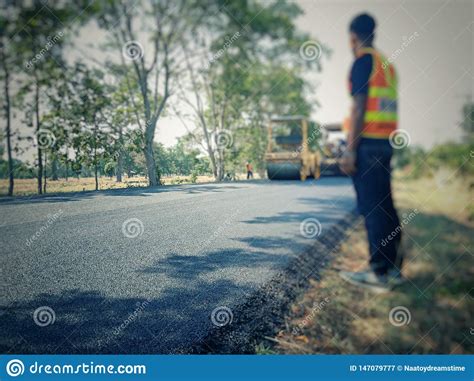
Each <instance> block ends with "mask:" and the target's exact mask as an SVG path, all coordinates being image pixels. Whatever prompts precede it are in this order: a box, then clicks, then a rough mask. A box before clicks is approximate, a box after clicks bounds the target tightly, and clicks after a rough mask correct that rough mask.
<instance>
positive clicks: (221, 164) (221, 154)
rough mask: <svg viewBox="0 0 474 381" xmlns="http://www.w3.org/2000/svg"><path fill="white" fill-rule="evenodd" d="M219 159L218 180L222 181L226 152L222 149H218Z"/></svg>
mask: <svg viewBox="0 0 474 381" xmlns="http://www.w3.org/2000/svg"><path fill="white" fill-rule="evenodd" d="M217 157H218V161H217V181H222V180H223V179H224V175H225V174H224V171H225V169H224V152H223V150H222V149H219V150H218V154H217Z"/></svg>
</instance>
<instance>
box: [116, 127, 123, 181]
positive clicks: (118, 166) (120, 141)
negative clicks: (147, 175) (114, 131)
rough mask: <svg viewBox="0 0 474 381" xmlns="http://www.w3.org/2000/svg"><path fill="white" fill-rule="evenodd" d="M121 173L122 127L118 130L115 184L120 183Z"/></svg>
mask: <svg viewBox="0 0 474 381" xmlns="http://www.w3.org/2000/svg"><path fill="white" fill-rule="evenodd" d="M122 172H123V135H122V126H120V128H119V152H118V156H117V169H116V176H117V182H118V183H121V182H122Z"/></svg>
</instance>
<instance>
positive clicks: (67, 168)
mask: <svg viewBox="0 0 474 381" xmlns="http://www.w3.org/2000/svg"><path fill="white" fill-rule="evenodd" d="M68 177H69V155H68V152H67V148H66V181H68Z"/></svg>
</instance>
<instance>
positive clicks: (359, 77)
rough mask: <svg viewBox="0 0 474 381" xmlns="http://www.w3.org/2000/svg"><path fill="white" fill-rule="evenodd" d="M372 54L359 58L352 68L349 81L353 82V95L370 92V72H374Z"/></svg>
mask: <svg viewBox="0 0 474 381" xmlns="http://www.w3.org/2000/svg"><path fill="white" fill-rule="evenodd" d="M372 61H373V58H372V54H364V55H363V56H361V57H359V58H357V59H356V60H355V61H354V63H353V65H352V69H351V74H350V77H349V81H350V83H351V95H356V94H368V93H369V80H370V73H371V72H372Z"/></svg>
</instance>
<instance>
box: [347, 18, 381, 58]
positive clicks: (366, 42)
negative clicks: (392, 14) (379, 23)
mask: <svg viewBox="0 0 474 381" xmlns="http://www.w3.org/2000/svg"><path fill="white" fill-rule="evenodd" d="M374 31H375V19H374V18H373V17H372V16H370V15H369V14H367V13H362V14H360V15H358V16H356V17H354V18H353V19H352V21H351V24H350V25H349V33H350V44H351V49H352V51H353V52H354V54H356V53H357V50H359V49H361V48H363V47H366V46H372V42H373V41H374Z"/></svg>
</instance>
